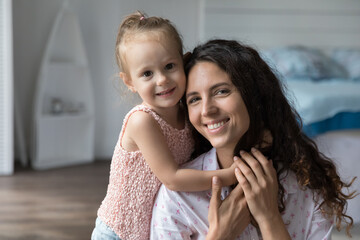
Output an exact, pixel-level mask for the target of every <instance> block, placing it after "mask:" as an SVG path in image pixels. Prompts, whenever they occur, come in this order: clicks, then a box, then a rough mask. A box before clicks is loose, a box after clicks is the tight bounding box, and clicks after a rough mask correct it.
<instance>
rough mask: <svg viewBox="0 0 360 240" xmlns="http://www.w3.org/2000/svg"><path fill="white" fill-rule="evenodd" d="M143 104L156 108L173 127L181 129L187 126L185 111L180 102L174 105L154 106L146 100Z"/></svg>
mask: <svg viewBox="0 0 360 240" xmlns="http://www.w3.org/2000/svg"><path fill="white" fill-rule="evenodd" d="M142 104H143V105H145V106H148V107H150V108H151V109H152V110H154V111H155V112H156V113H157V114H158V115H159V116H160V117H161V118H162V119H164V120H165V121H166V122H167V123H168V124H170V125H171V126H172V127H174V128H177V129H179V130H181V129H183V128H184V127H185V121H184V120H185V116H184V111H183V109H181V107H180V104H176V105H175V106H173V107H167V108H154V107H153V106H149V105H148V104H146V103H145V102H143V103H142Z"/></svg>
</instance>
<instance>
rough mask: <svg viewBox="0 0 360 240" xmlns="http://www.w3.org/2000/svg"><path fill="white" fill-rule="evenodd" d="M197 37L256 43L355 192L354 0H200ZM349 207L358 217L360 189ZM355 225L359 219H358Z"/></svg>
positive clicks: (358, 157)
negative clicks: (198, 33) (201, 6)
mask: <svg viewBox="0 0 360 240" xmlns="http://www.w3.org/2000/svg"><path fill="white" fill-rule="evenodd" d="M202 3H203V12H202V13H201V14H200V20H201V21H200V38H201V39H202V41H205V40H208V39H211V38H227V39H237V40H240V41H242V42H244V43H248V44H250V45H252V46H254V47H255V48H257V49H258V50H259V51H260V52H261V54H262V56H263V58H264V59H265V60H266V61H267V62H268V63H269V64H270V65H271V66H272V67H273V68H274V69H276V73H277V74H278V76H279V77H280V78H281V80H282V81H283V82H284V85H285V87H286V88H287V91H286V92H287V97H288V99H289V100H290V101H291V103H292V104H293V106H294V107H295V109H296V110H297V111H298V112H299V114H300V116H301V118H302V122H303V131H304V132H305V133H306V134H307V135H308V136H310V137H311V138H313V139H314V140H315V142H316V143H317V145H318V147H319V149H320V151H321V152H322V153H324V154H325V155H326V156H328V157H330V158H331V159H333V161H334V162H335V164H336V165H337V166H338V170H339V174H340V176H341V177H342V179H344V180H345V181H349V180H350V179H352V178H353V177H354V176H357V177H358V180H357V181H356V182H355V183H354V184H353V186H352V188H351V189H350V190H357V191H358V192H360V41H359V39H360V25H359V22H360V1H356V0H346V1H329V0H315V1H314V0H303V1H297V2H294V1H286V0H274V1H271V2H269V1H255V2H254V1H250V0H243V1H235V0H223V1H217V0H204V1H202ZM347 213H348V214H349V215H351V216H352V217H353V218H354V220H355V223H356V224H360V197H357V198H355V199H353V200H350V201H349V205H348V211H347ZM359 226H360V225H359Z"/></svg>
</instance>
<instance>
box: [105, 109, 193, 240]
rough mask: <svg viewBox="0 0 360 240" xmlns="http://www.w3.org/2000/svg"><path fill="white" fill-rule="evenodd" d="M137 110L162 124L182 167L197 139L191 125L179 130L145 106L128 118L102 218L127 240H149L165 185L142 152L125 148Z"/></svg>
mask: <svg viewBox="0 0 360 240" xmlns="http://www.w3.org/2000/svg"><path fill="white" fill-rule="evenodd" d="M136 111H144V112H147V113H149V114H150V115H151V116H152V117H154V119H155V120H156V121H157V122H158V123H159V125H160V127H161V130H162V132H163V134H164V136H165V139H166V141H167V144H168V146H169V149H170V150H171V152H172V154H173V156H174V158H175V161H176V162H177V163H178V164H182V163H184V162H187V161H188V160H190V155H191V153H192V151H193V150H194V140H193V138H192V134H191V130H190V127H189V124H188V123H187V122H186V123H185V128H184V129H182V130H178V129H176V128H174V127H172V126H170V125H169V124H168V123H167V122H165V120H163V119H162V118H161V117H160V116H159V115H158V114H157V113H155V112H154V111H153V110H151V109H150V108H148V107H146V106H143V105H138V106H136V107H134V108H133V109H132V110H131V111H130V112H129V113H128V114H127V115H126V116H125V119H124V122H123V126H122V130H121V132H120V136H119V140H118V142H117V144H116V146H115V150H114V154H113V157H112V161H111V167H110V179H109V185H108V189H107V194H106V196H105V199H104V200H103V201H102V203H101V206H100V208H99V210H98V216H99V218H100V219H101V220H102V221H103V222H105V223H106V224H107V225H108V226H109V227H111V229H112V230H113V231H114V232H115V233H116V234H117V235H118V236H119V237H120V238H121V239H125V240H128V239H130V240H131V239H134V240H135V239H136V240H142V239H144V240H145V239H149V236H150V222H151V213H152V207H153V204H154V200H155V196H156V193H157V191H158V189H159V188H160V185H161V182H160V181H159V179H158V178H157V177H156V176H155V175H154V174H153V173H152V171H151V169H150V167H149V166H148V165H147V163H146V161H145V159H144V157H143V155H142V153H141V152H140V151H135V152H128V151H126V150H125V149H123V148H122V146H121V139H122V137H123V134H124V132H125V128H126V125H127V122H128V119H129V117H130V116H131V114H133V113H134V112H136ZM154 140H155V141H156V139H154Z"/></svg>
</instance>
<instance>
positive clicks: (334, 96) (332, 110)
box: [285, 79, 360, 125]
mask: <svg viewBox="0 0 360 240" xmlns="http://www.w3.org/2000/svg"><path fill="white" fill-rule="evenodd" d="M285 86H286V87H287V88H288V93H287V94H288V98H289V99H290V100H291V99H292V100H293V102H294V106H295V108H296V110H297V111H298V113H299V114H300V116H301V117H302V120H303V123H304V124H305V125H307V124H310V123H314V122H318V121H321V120H324V119H327V118H331V117H333V116H335V115H336V114H337V113H339V112H359V111H360V81H357V82H355V81H347V80H344V79H340V80H335V79H334V80H326V81H320V82H313V81H311V80H305V79H301V80H297V81H295V80H289V81H287V82H286V84H285Z"/></svg>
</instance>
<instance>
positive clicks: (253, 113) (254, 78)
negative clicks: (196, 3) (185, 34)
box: [151, 40, 354, 240]
mask: <svg viewBox="0 0 360 240" xmlns="http://www.w3.org/2000/svg"><path fill="white" fill-rule="evenodd" d="M185 68H186V73H187V76H188V85H187V90H186V104H187V108H188V114H189V120H190V122H191V123H192V125H193V126H194V128H195V129H196V130H197V131H198V133H196V134H195V135H196V136H195V137H196V142H197V143H198V147H197V153H204V152H205V153H204V154H202V155H200V156H199V157H197V158H196V159H195V160H194V161H192V162H190V163H188V164H187V165H186V166H185V167H187V168H193V169H200V170H215V169H217V168H226V167H228V166H230V165H231V164H232V162H229V161H228V160H227V159H231V158H230V156H233V155H237V154H238V153H239V152H240V156H239V157H237V158H236V159H235V162H236V164H237V168H236V171H235V175H236V177H237V179H238V182H239V184H238V185H237V186H236V187H235V189H234V190H233V191H232V192H231V194H230V197H229V198H226V199H225V200H224V202H222V201H221V200H219V195H220V190H219V184H220V183H218V179H217V178H214V181H213V183H215V184H214V187H213V197H212V200H211V203H210V206H209V201H210V196H211V191H210V190H209V191H204V192H195V193H182V192H173V191H170V190H168V189H166V188H165V187H164V186H162V187H161V189H160V190H159V192H158V196H157V199H156V201H155V205H154V208H153V218H152V226H151V228H152V229H151V238H152V239H161V238H163V239H203V238H205V237H207V239H234V238H235V237H236V236H237V237H238V239H316V240H318V239H328V238H330V235H331V229H332V226H333V223H334V219H335V220H336V226H337V227H338V228H339V227H340V225H341V223H342V222H343V221H344V222H345V223H346V224H347V225H348V228H347V230H349V228H350V227H351V225H352V218H351V217H349V216H347V215H346V214H345V213H344V212H345V207H346V201H347V199H349V198H352V197H353V196H354V193H351V194H349V195H346V194H344V193H343V192H342V191H341V190H342V188H343V187H348V186H349V184H345V183H344V182H342V181H341V180H340V178H339V176H338V175H337V173H336V168H335V166H334V165H333V164H332V162H331V161H330V160H329V159H327V158H326V157H325V156H323V155H322V154H321V153H319V152H318V150H317V147H316V145H315V144H314V142H313V141H311V140H310V139H309V138H307V137H306V136H305V135H304V134H303V133H302V132H301V126H300V125H299V119H300V118H299V116H298V114H297V113H296V111H295V110H294V109H293V108H292V107H291V106H290V105H289V103H288V102H287V99H286V97H285V95H284V93H283V90H282V87H281V84H280V81H279V80H278V79H277V78H276V76H275V75H274V73H273V72H272V71H271V69H270V68H269V67H268V65H267V64H266V63H265V62H264V61H263V60H262V59H261V58H260V56H259V54H258V53H257V52H256V51H255V50H254V49H252V48H251V47H248V46H244V45H241V44H239V43H238V42H236V41H227V40H212V41H209V42H207V43H205V44H204V45H200V46H198V47H197V48H195V50H194V52H193V54H192V56H191V57H190V59H189V61H188V63H187V64H186V67H185ZM211 146H212V147H213V148H212V149H211ZM252 146H257V148H258V150H257V149H254V148H251V147H252ZM244 151H247V152H244ZM249 152H251V153H249ZM263 154H264V155H263ZM264 156H266V157H264ZM267 159H272V160H267ZM230 190H231V189H230V188H222V190H221V195H222V198H224V197H225V196H226V195H228V193H229V192H230ZM208 208H210V210H209V209H208ZM208 210H209V216H208V217H209V223H208V221H207V215H208ZM250 215H251V217H250ZM250 218H251V219H252V220H251V223H252V224H249V222H250ZM209 224H210V226H209V228H208V227H207V226H208V225H209ZM222 226H225V228H224V227H222Z"/></svg>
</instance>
